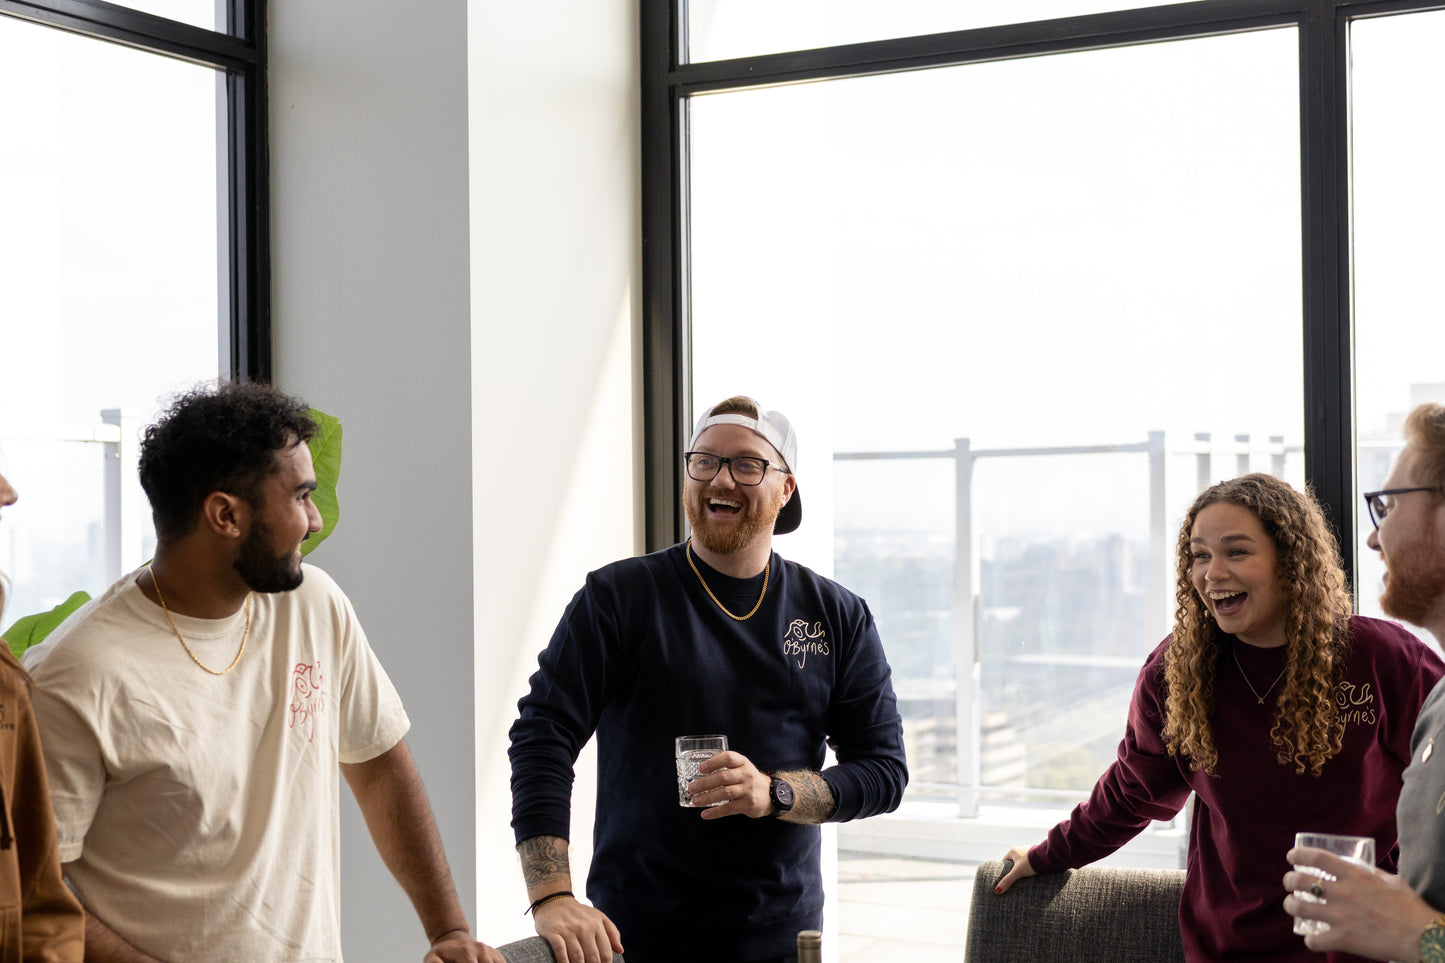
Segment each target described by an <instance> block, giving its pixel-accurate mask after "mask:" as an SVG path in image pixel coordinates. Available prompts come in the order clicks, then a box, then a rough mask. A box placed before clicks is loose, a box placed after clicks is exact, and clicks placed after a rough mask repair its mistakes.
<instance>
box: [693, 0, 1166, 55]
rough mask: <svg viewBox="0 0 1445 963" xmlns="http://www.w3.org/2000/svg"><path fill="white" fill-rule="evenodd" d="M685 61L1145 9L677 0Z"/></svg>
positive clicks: (1039, 2)
mask: <svg viewBox="0 0 1445 963" xmlns="http://www.w3.org/2000/svg"><path fill="white" fill-rule="evenodd" d="M682 3H683V5H684V8H685V10H686V16H687V20H686V23H687V36H686V43H685V44H684V48H685V49H686V50H687V56H686V59H687V60H689V61H691V62H693V63H699V62H701V61H705V60H728V59H731V58H733V57H755V56H759V55H761V54H770V53H779V52H781V51H784V50H809V49H812V48H814V47H829V46H833V45H836V44H845V43H862V42H864V41H868V40H891V39H894V38H897V37H918V36H923V35H925V34H930V33H944V32H947V31H950V30H968V29H972V28H975V27H996V26H999V25H1001V24H1009V23H1027V22H1029V21H1033V20H1051V19H1054V18H1055V17H1075V16H1080V15H1083V14H1090V13H1105V12H1108V11H1111V10H1137V9H1139V8H1141V7H1147V6H1151V4H1146V3H1127V2H1120V0H1008V2H994V3H958V2H957V0H894V2H892V3H878V2H876V0H682Z"/></svg>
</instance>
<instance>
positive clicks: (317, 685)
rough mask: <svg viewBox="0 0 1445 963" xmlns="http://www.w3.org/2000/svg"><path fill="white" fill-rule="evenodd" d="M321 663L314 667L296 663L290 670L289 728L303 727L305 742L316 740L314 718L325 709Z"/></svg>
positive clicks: (318, 661) (318, 662)
mask: <svg viewBox="0 0 1445 963" xmlns="http://www.w3.org/2000/svg"><path fill="white" fill-rule="evenodd" d="M321 683H322V678H321V661H320V660H319V659H318V660H317V662H316V664H315V665H307V664H306V663H305V662H298V663H297V664H296V668H294V669H292V670H291V706H290V708H291V721H290V723H289V725H290V727H291V728H293V729H294V728H296V726H297V725H298V724H300V725H302V726H305V727H306V729H307V732H306V741H307V742H310V741H312V740H313V739H315V738H316V718H317V716H319V715H321V712H322V710H323V709H325V708H326V693H325V692H323V691H322V689H321Z"/></svg>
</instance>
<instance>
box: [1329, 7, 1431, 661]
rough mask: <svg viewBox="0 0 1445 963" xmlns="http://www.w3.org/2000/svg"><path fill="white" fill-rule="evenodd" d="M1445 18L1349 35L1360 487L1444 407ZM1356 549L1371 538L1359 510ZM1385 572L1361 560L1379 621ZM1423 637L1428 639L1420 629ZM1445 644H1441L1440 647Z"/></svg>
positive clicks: (1382, 21)
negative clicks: (1443, 170)
mask: <svg viewBox="0 0 1445 963" xmlns="http://www.w3.org/2000/svg"><path fill="white" fill-rule="evenodd" d="M1441 44H1445V11H1434V12H1430V13H1420V14H1411V15H1406V16H1396V17H1381V18H1378V19H1372V20H1360V21H1357V22H1356V23H1355V24H1354V25H1353V27H1352V28H1351V31H1350V53H1351V61H1352V65H1351V72H1350V86H1351V100H1350V114H1351V134H1352V137H1351V142H1352V145H1353V168H1354V177H1353V180H1352V185H1353V188H1354V221H1353V225H1354V241H1355V243H1354V291H1355V357H1356V364H1355V398H1356V407H1355V410H1356V418H1357V428H1358V435H1357V441H1356V444H1357V446H1358V452H1359V454H1358V464H1359V486H1360V488H1361V490H1364V491H1371V490H1375V489H1379V488H1381V487H1383V484H1382V483H1383V482H1384V480H1385V476H1386V475H1387V474H1388V473H1389V466H1390V462H1391V461H1392V460H1393V458H1394V455H1395V453H1396V452H1397V451H1398V450H1399V447H1400V444H1401V441H1400V432H1399V428H1400V421H1401V419H1402V418H1403V417H1404V415H1405V413H1406V412H1408V411H1409V410H1410V409H1411V408H1413V407H1414V406H1415V405H1417V404H1419V403H1421V402H1423V401H1434V402H1445V290H1442V288H1441V281H1440V277H1441V273H1440V267H1441V265H1442V264H1445V238H1442V237H1441V236H1440V231H1439V228H1438V225H1439V224H1441V223H1442V222H1445V184H1442V183H1441V180H1440V163H1439V161H1440V158H1441V157H1442V156H1445V128H1442V127H1441V126H1440V125H1439V124H1437V123H1433V122H1431V121H1430V120H1429V119H1428V118H1433V117H1437V116H1440V114H1441V112H1442V111H1445V65H1442V64H1441V62H1440V58H1439V56H1438V51H1439V50H1440V49H1441V46H1440V45H1441ZM1356 531H1357V533H1358V536H1357V537H1358V543H1359V544H1360V545H1362V546H1363V545H1364V540H1365V537H1366V536H1367V535H1368V534H1369V532H1370V519H1369V516H1368V515H1367V514H1365V513H1363V512H1361V513H1360V517H1359V519H1358V522H1357V524H1356ZM1383 575H1384V564H1383V563H1382V562H1381V561H1380V558H1379V556H1378V555H1376V554H1375V553H1373V552H1370V551H1368V550H1363V551H1361V552H1360V567H1359V579H1358V582H1359V587H1360V589H1359V607H1360V610H1361V611H1362V612H1365V613H1367V614H1371V615H1377V614H1379V604H1378V600H1379V595H1380V591H1381V590H1382V587H1383V586H1382V584H1381V579H1382V576H1383ZM1421 632H1422V636H1423V637H1426V638H1428V636H1427V635H1424V632H1423V630H1421ZM1442 641H1445V640H1442Z"/></svg>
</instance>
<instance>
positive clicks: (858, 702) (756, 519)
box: [509, 397, 908, 963]
mask: <svg viewBox="0 0 1445 963" xmlns="http://www.w3.org/2000/svg"><path fill="white" fill-rule="evenodd" d="M688 449H689V450H688V452H687V453H686V455H685V458H686V460H687V475H688V478H687V481H686V484H685V487H684V490H683V500H684V503H685V507H686V509H687V515H688V521H689V524H690V526H691V529H692V536H691V537H690V538H689V539H688V541H686V542H684V543H683V544H681V545H675V546H673V547H671V548H668V549H665V550H663V551H660V552H656V553H654V554H652V555H647V556H644V557H642V558H633V559H626V560H624V561H620V562H616V563H614V564H612V565H609V566H606V567H605V568H602V569H599V570H598V571H596V572H593V573H591V574H590V575H589V576H588V578H587V583H586V585H585V586H584V587H583V588H582V590H581V591H579V592H578V593H577V595H576V596H575V597H574V598H573V599H572V602H571V604H570V605H569V606H568V607H567V610H566V612H565V613H564V614H563V616H562V620H561V622H560V623H559V624H558V626H557V629H556V631H555V633H554V634H553V636H552V640H551V642H550V643H549V645H548V646H547V649H546V650H545V651H544V652H543V653H542V655H541V658H540V659H539V667H538V671H537V672H536V674H535V675H533V676H532V680H531V691H530V692H529V693H528V695H526V696H525V697H524V698H523V699H522V700H521V702H520V704H519V708H520V710H521V715H520V718H519V719H518V720H517V722H516V723H515V724H514V725H513V726H512V731H511V739H512V746H511V750H510V752H509V755H510V757H511V762H512V827H513V829H514V831H515V833H516V838H517V851H518V853H519V855H520V856H521V860H522V871H523V875H524V876H525V878H526V882H527V893H528V898H529V899H531V900H532V901H533V903H532V910H533V916H534V919H535V920H536V927H537V932H538V933H539V934H541V935H542V936H545V937H547V939H548V941H549V943H550V944H551V946H552V951H553V953H554V954H555V955H556V957H557V960H558V963H598V961H605V960H608V959H610V958H611V955H612V953H613V952H622V950H623V942H624V940H625V941H626V946H627V959H628V960H629V963H650V961H653V960H664V959H665V960H669V961H672V960H700V961H710V960H728V961H739V963H762V961H784V960H789V959H791V957H792V952H793V947H794V945H795V939H796V935H797V932H798V931H799V930H802V929H816V928H819V927H820V926H821V924H822V906H823V892H822V876H821V871H820V867H819V846H820V843H819V840H820V833H819V830H818V828H817V826H818V824H819V823H822V822H825V821H829V820H832V821H841V820H847V819H856V818H861V817H863V816H871V815H874V814H876V813H881V812H889V811H891V810H893V809H895V808H897V806H898V803H899V802H900V801H901V799H902V797H903V788H904V786H905V785H906V784H907V782H908V770H907V765H906V762H905V760H904V754H903V724H902V720H901V719H900V717H899V715H898V709H897V704H896V700H895V698H894V694H893V684H892V681H891V673H890V671H889V668H888V663H887V660H886V659H885V658H884V654H883V646H882V643H881V641H880V640H879V637H878V632H877V629H876V627H875V626H874V623H873V617H872V615H871V613H870V612H869V611H868V607H867V605H866V604H865V603H864V602H863V600H862V599H860V598H858V597H857V596H856V595H854V594H852V593H851V592H849V591H847V590H846V589H844V588H842V587H841V586H839V585H838V584H837V583H835V582H832V581H831V580H829V579H826V578H823V577H822V576H820V575H818V574H816V573H814V572H812V571H810V570H809V569H807V568H804V567H803V566H801V565H797V564H795V563H792V562H789V561H787V560H786V559H783V558H781V557H779V556H778V555H776V554H774V553H773V551H772V536H773V535H774V534H775V533H778V534H781V533H785V532H790V531H792V530H793V529H795V528H797V527H798V524H799V522H800V521H801V519H802V502H801V498H800V496H799V494H798V491H797V482H796V480H795V478H794V476H793V473H792V469H793V466H794V465H795V464H796V461H797V440H796V436H795V435H794V433H793V430H792V427H791V425H790V424H789V423H788V420H787V419H786V418H785V417H783V415H782V414H781V413H780V412H776V411H764V410H763V409H762V408H761V407H760V406H759V405H758V404H757V402H755V401H753V400H752V399H750V398H742V397H738V398H731V399H728V400H727V401H724V402H722V403H721V404H719V405H716V406H714V407H713V408H711V409H709V410H708V411H706V412H704V413H703V415H702V417H701V418H700V419H699V420H698V423H697V427H696V428H695V429H694V431H693V435H692V440H691V443H690V444H689V445H688ZM594 732H595V733H596V735H597V753H598V790H597V811H596V817H595V827H594V853H593V858H592V866H591V870H590V872H589V874H588V879H587V895H588V897H589V899H590V900H591V902H592V906H588V905H586V904H585V903H582V902H579V901H578V900H577V899H576V897H574V896H572V895H571V894H572V876H571V868H570V865H569V863H568V858H567V836H568V830H569V825H570V816H571V790H572V776H573V770H572V767H573V764H574V763H575V761H576V759H577V754H578V753H579V752H580V751H581V749H582V747H583V745H585V744H586V742H587V740H588V739H589V738H590V737H591V736H592V734H593V733H594ZM701 733H722V734H725V735H726V736H727V737H728V749H729V751H727V752H724V753H722V754H720V755H718V756H715V757H713V758H712V759H709V760H707V761H706V762H704V763H703V765H702V774H701V776H699V778H697V779H696V780H694V781H693V782H691V783H690V784H689V785H688V786H687V792H688V793H689V794H690V795H691V800H692V803H693V807H698V808H687V807H682V806H679V805H678V801H677V797H678V787H677V777H676V773H675V769H674V763H673V739H674V738H675V737H676V736H681V735H693V734H701ZM825 743H826V744H827V745H829V746H831V747H832V748H833V750H834V752H835V755H836V758H837V764H836V765H834V766H831V767H829V768H828V769H826V770H824V769H822V766H823V755H824V748H825ZM701 807H708V808H701ZM735 817H743V818H735Z"/></svg>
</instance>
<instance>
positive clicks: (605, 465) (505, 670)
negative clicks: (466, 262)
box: [468, 0, 642, 941]
mask: <svg viewBox="0 0 1445 963" xmlns="http://www.w3.org/2000/svg"><path fill="white" fill-rule="evenodd" d="M468 26H469V44H470V50H471V85H470V89H471V157H472V164H471V172H472V181H471V198H472V204H471V210H472V234H471V237H472V321H473V340H472V371H473V375H474V389H473V399H472V400H473V408H472V411H473V416H472V417H473V426H474V429H475V444H474V448H473V471H474V473H475V475H476V478H477V485H476V486H475V489H474V492H475V502H474V512H475V516H476V525H475V528H474V532H475V536H476V545H475V550H476V554H475V558H476V613H477V626H478V635H479V638H480V645H479V648H478V658H477V800H478V807H479V821H478V863H479V865H480V866H481V867H482V872H481V877H480V879H479V881H478V896H479V898H480V902H481V905H480V909H479V912H478V917H479V919H480V920H481V928H482V931H483V932H484V933H485V934H487V938H488V939H489V940H490V939H492V938H493V937H494V936H495V938H496V939H497V940H499V941H505V940H509V939H513V938H516V937H520V936H526V935H530V934H531V932H532V929H531V920H530V918H525V919H524V918H523V917H522V916H521V915H520V914H521V911H522V910H523V909H525V908H526V905H527V901H526V894H525V889H524V887H523V886H522V881H521V874H520V871H519V870H518V868H517V860H516V856H515V854H514V852H513V843H512V834H511V829H510V827H509V822H510V820H511V794H510V788H509V785H508V777H509V767H508V765H507V757H506V748H507V739H506V730H507V727H508V726H510V725H511V722H512V720H513V718H515V716H516V703H517V699H518V697H519V696H520V695H521V694H522V693H524V692H525V691H526V679H527V676H528V675H529V674H530V673H531V672H532V670H534V669H535V668H536V656H537V653H538V651H540V650H541V648H542V647H543V646H545V645H546V643H547V640H548V638H550V636H551V632H552V628H553V626H554V625H555V624H556V622H557V620H558V618H559V617H560V616H561V614H562V609H563V607H564V606H565V605H566V604H567V601H568V600H569V599H570V598H571V597H572V594H573V593H574V592H576V590H577V589H578V588H580V587H581V585H582V579H583V577H584V576H585V575H586V573H587V571H589V570H590V569H593V568H596V567H598V566H600V565H603V564H605V563H607V562H610V561H612V560H614V559H617V558H621V557H624V556H627V555H631V554H633V553H634V552H636V551H639V550H640V549H641V548H642V540H641V536H640V532H639V529H640V506H641V504H642V502H641V492H640V490H639V489H640V487H641V486H640V484H639V476H638V475H637V474H636V471H635V469H634V465H636V464H638V463H639V462H640V456H639V455H638V454H637V450H638V446H640V444H641V432H640V430H635V426H636V425H639V424H640V417H639V415H638V412H640V410H641V404H640V399H641V387H640V385H641V378H640V371H639V369H640V360H639V359H640V355H641V350H640V347H637V346H638V345H640V344H641V341H640V338H639V337H638V334H639V331H640V314H639V308H638V297H637V292H638V289H639V287H640V281H641V274H640V271H641V268H640V263H639V257H640V254H639V252H640V247H641V244H640V236H639V227H638V208H639V205H640V200H639V186H638V185H639V180H638V166H639V163H640V159H639V153H638V138H639V132H638V110H637V104H638V98H639V96H640V94H639V90H638V79H637V78H638V66H637V52H636V47H637V14H636V10H635V5H634V3H633V2H632V0H562V2H557V3H548V4H525V3H501V2H495V0H486V2H481V0H474V2H473V3H472V5H471V20H470V23H469V25H468ZM587 755H590V753H589V754H587ZM594 771H595V770H594V767H592V766H591V765H588V764H585V763H584V765H582V766H580V767H579V772H578V785H577V788H576V791H575V793H574V803H573V835H572V842H573V856H572V861H573V869H574V873H573V882H574V884H575V886H574V888H576V889H578V891H579V892H580V888H581V886H582V884H583V880H584V876H585V871H586V866H587V859H588V856H589V854H590V851H591V827H592V793H593V789H592V787H593V786H594V785H595V782H594V778H595V777H594Z"/></svg>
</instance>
